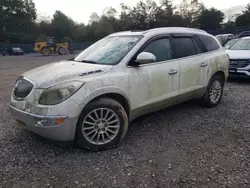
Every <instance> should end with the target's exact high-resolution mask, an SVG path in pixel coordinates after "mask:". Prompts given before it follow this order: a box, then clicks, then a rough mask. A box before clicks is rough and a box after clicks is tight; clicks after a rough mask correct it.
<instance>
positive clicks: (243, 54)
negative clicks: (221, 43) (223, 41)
mask: <svg viewBox="0 0 250 188" xmlns="http://www.w3.org/2000/svg"><path fill="white" fill-rule="evenodd" d="M227 53H228V55H229V58H230V59H250V50H227Z"/></svg>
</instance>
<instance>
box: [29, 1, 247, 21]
mask: <svg viewBox="0 0 250 188" xmlns="http://www.w3.org/2000/svg"><path fill="white" fill-rule="evenodd" d="M138 1H139V0H33V2H34V3H35V5H36V9H37V11H38V17H40V18H41V17H46V18H51V17H52V15H53V14H54V12H55V11H56V10H60V11H62V12H63V13H65V14H66V15H68V16H69V17H71V18H72V19H73V20H74V21H76V22H78V23H85V24H87V23H88V20H89V17H90V15H91V13H92V12H96V13H98V14H99V15H100V14H102V12H103V9H104V8H105V7H109V6H112V7H114V8H115V9H117V10H119V7H120V6H119V5H120V4H121V3H124V4H126V5H130V6H133V5H135V4H136V3H137V2H138ZM155 1H156V2H159V1H160V0H155ZM180 2H181V0H173V4H179V3H180ZM203 3H204V4H205V6H206V7H208V8H210V7H215V8H217V9H220V10H224V9H227V8H230V7H232V6H237V5H246V4H247V3H249V0H203Z"/></svg>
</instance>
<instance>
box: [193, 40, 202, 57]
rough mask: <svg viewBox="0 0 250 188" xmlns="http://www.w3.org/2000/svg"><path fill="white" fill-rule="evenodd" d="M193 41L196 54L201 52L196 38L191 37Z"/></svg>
mask: <svg viewBox="0 0 250 188" xmlns="http://www.w3.org/2000/svg"><path fill="white" fill-rule="evenodd" d="M193 43H194V47H195V50H196V53H197V54H201V53H203V51H202V49H201V48H200V46H199V45H198V44H197V42H196V40H194V39H193Z"/></svg>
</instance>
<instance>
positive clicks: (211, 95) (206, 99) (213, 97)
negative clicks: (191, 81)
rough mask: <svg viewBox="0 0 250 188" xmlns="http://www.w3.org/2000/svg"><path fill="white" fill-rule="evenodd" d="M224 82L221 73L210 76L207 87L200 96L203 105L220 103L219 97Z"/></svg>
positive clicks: (210, 106) (211, 105)
mask: <svg viewBox="0 0 250 188" xmlns="http://www.w3.org/2000/svg"><path fill="white" fill-rule="evenodd" d="M224 84H225V81H224V78H223V77H222V76H221V75H215V76H213V77H212V78H211V80H210V82H209V84H208V87H207V91H206V93H205V95H204V96H203V98H202V102H203V105H204V106H206V107H209V108H212V107H215V106H217V105H218V104H219V103H220V101H221V98H222V96H223V89H224ZM214 88H216V89H214ZM213 89H214V90H213ZM216 93H217V94H216Z"/></svg>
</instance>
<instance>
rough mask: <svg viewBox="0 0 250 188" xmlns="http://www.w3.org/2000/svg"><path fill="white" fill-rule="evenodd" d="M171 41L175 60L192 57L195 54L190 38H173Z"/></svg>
mask: <svg viewBox="0 0 250 188" xmlns="http://www.w3.org/2000/svg"><path fill="white" fill-rule="evenodd" d="M173 41H174V46H175V52H176V56H177V58H182V57H187V56H192V55H195V54H196V50H195V46H194V43H193V41H192V38H190V37H181V38H174V39H173Z"/></svg>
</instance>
